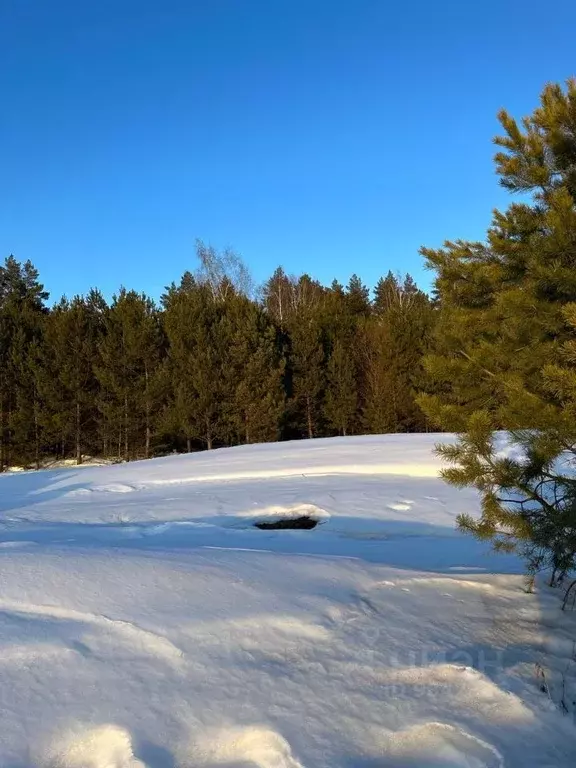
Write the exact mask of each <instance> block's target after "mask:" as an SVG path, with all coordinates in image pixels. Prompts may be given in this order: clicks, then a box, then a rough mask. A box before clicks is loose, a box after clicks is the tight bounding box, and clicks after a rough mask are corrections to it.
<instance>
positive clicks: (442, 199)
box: [0, 0, 576, 299]
mask: <svg viewBox="0 0 576 768" xmlns="http://www.w3.org/2000/svg"><path fill="white" fill-rule="evenodd" d="M547 10H549V11H550V12H549V13H547ZM575 24H576V3H574V2H573V0H557V1H556V2H555V3H554V4H548V5H545V6H543V5H542V3H541V2H538V3H536V2H535V1H534V0H523V1H522V2H520V0H481V1H480V0H479V1H478V2H464V1H463V0H462V2H460V1H458V2H457V0H438V2H430V0H412V2H410V0H408V1H407V2H401V3H395V2H389V1H388V0H202V1H200V0H98V2H88V1H86V2H78V0H50V2H47V0H3V2H2V3H1V4H0V42H1V45H0V87H1V93H2V106H1V107H0V110H1V111H0V168H1V170H2V184H1V188H0V254H1V255H2V257H4V256H6V255H8V254H9V253H14V254H15V255H16V256H17V258H19V259H21V260H25V259H28V258H29V259H31V260H32V261H33V262H34V263H35V264H36V265H37V267H38V268H39V270H40V273H41V276H42V278H43V281H44V283H45V284H46V287H47V289H48V290H49V291H50V292H51V295H52V298H53V299H56V298H57V297H58V296H59V295H60V294H62V293H66V294H68V295H72V294H74V293H78V292H85V291H86V290H88V288H90V287H91V286H98V287H100V288H102V289H103V290H104V292H105V293H107V294H111V293H112V292H113V291H114V290H115V289H116V288H118V286H119V285H121V284H124V285H126V286H128V287H133V288H136V289H138V290H144V291H147V292H149V293H150V294H152V295H153V296H155V297H156V296H158V295H159V294H160V293H161V291H162V288H163V286H164V285H166V284H167V283H168V282H170V281H171V280H173V279H178V278H179V276H180V275H181V273H182V272H183V271H184V270H185V269H189V268H194V266H195V260H194V240H195V238H197V237H200V238H202V239H204V240H206V241H208V242H211V243H212V244H213V245H215V246H217V247H223V246H232V247H234V248H235V249H237V250H238V251H239V252H240V253H241V254H242V256H243V257H244V259H245V260H246V262H247V263H248V264H249V266H250V267H251V269H252V271H253V273H254V275H255V277H256V279H257V280H263V279H265V278H266V277H267V276H268V275H269V274H270V273H271V272H272V271H273V270H274V268H275V267H276V266H277V265H279V264H282V265H283V266H284V267H285V269H286V271H288V272H294V273H300V272H303V271H307V272H309V273H311V274H312V275H313V276H315V277H317V278H318V279H320V280H322V281H323V282H329V281H330V280H331V279H332V278H333V277H337V278H338V279H340V280H341V281H346V280H347V279H348V277H349V275H350V274H351V273H352V272H358V273H359V274H360V275H361V277H362V278H363V279H364V281H365V282H367V283H369V284H373V283H375V281H376V280H377V278H378V277H379V276H380V275H381V274H385V273H386V272H387V271H388V269H392V270H393V271H397V270H398V271H401V272H405V271H409V272H411V273H412V274H413V275H414V276H415V278H416V279H417V280H418V281H420V282H423V283H424V284H427V283H428V282H429V280H430V276H429V275H428V274H427V273H424V272H423V269H422V262H421V258H420V256H419V255H418V248H419V246H420V245H428V246H437V245H440V244H441V243H442V241H443V240H444V239H446V238H451V239H454V238H457V237H462V238H467V239H479V238H482V236H483V233H484V231H485V229H486V226H487V225H488V223H489V221H490V215H491V210H492V208H493V207H494V206H503V205H505V204H506V201H507V194H506V193H505V192H504V191H503V190H501V189H500V188H499V187H498V184H497V179H496V177H495V176H494V172H493V166H492V161H491V158H492V155H493V153H494V147H493V146H492V144H491V138H492V137H493V135H494V134H495V133H496V132H497V131H498V124H497V121H496V118H495V113H496V111H497V110H498V108H500V107H501V106H505V107H506V108H507V109H509V110H510V111H512V112H513V113H514V114H516V115H523V114H526V113H528V112H530V111H531V110H532V109H533V107H534V106H535V105H536V103H537V98H538V94H539V92H540V90H541V88H542V86H543V85H544V83H545V82H546V81H549V80H555V81H563V80H565V79H566V78H567V77H568V76H570V75H573V74H576V59H575V57H574V50H575V48H574V28H575Z"/></svg>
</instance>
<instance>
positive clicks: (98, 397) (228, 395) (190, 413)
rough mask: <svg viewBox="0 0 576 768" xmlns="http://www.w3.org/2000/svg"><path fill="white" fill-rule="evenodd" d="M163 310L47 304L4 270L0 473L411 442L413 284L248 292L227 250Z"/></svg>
mask: <svg viewBox="0 0 576 768" xmlns="http://www.w3.org/2000/svg"><path fill="white" fill-rule="evenodd" d="M197 255H198V259H199V264H200V267H199V269H198V270H197V271H196V272H195V273H194V274H192V273H190V272H187V273H185V274H184V275H183V277H182V279H181V280H180V282H179V283H178V284H174V283H173V284H172V285H170V286H169V287H167V289H166V291H165V293H164V295H163V296H162V297H161V300H160V303H159V305H157V304H156V303H155V302H154V301H153V300H152V299H151V298H150V297H148V296H146V295H144V294H141V293H137V292H136V291H133V290H127V289H124V288H122V289H121V290H120V291H119V292H118V293H117V295H115V296H114V297H113V299H112V301H111V303H108V302H107V301H105V299H104V297H103V296H102V294H101V293H100V292H99V291H98V290H92V291H90V293H89V294H88V295H86V296H75V297H74V298H72V299H67V298H63V299H61V300H60V301H59V302H58V303H57V304H56V305H54V306H52V307H50V308H49V307H48V305H47V301H48V294H47V293H46V292H45V291H44V288H43V286H42V284H41V283H40V281H39V275H38V272H37V270H36V269H35V268H34V266H33V265H32V264H31V263H30V262H26V263H24V264H22V263H19V262H18V261H17V260H16V259H15V258H14V257H9V258H8V259H6V261H5V264H4V266H0V470H5V469H6V468H7V467H9V466H13V465H25V466H41V464H42V463H43V462H44V461H45V460H47V459H54V458H56V459H59V458H72V457H73V458H75V459H76V460H77V461H78V462H79V463H80V462H81V461H82V457H83V456H106V457H117V458H119V459H124V460H130V459H135V458H144V457H149V456H153V455H159V454H165V453H167V452H171V451H191V450H199V449H202V448H213V447H216V446H225V445H237V444H241V443H253V442H264V441H272V440H281V439H292V438H299V437H308V438H312V437H323V436H331V435H347V434H358V433H366V432H368V433H381V432H399V431H402V432H418V431H424V430H426V428H427V420H426V417H425V416H424V414H423V412H422V411H421V410H420V408H419V406H418V405H417V404H416V401H415V396H416V394H417V392H418V390H419V388H420V386H421V382H422V377H423V368H422V358H423V355H424V353H425V352H426V351H429V350H428V345H429V343H430V339H431V336H432V329H433V324H434V321H435V316H436V311H435V308H434V305H433V302H431V300H430V299H429V298H428V296H427V295H426V294H425V293H424V292H422V291H421V290H419V289H418V287H417V286H416V284H415V283H414V281H413V280H412V278H411V277H410V276H406V277H405V278H402V279H400V278H398V277H395V276H394V275H393V274H391V273H388V275H387V276H386V277H383V278H382V279H381V280H380V281H379V282H378V284H377V286H376V288H375V291H374V294H373V296H370V292H369V290H368V288H367V287H366V286H365V285H363V283H362V282H361V280H360V279H359V278H358V277H357V276H356V275H354V276H352V278H351V279H350V281H349V283H348V285H347V286H346V287H344V286H342V285H340V284H339V283H337V282H334V283H333V284H332V285H331V286H330V287H329V288H327V287H325V286H323V285H321V284H320V283H318V282H317V281H315V280H313V279H312V278H311V277H309V276H308V275H302V276H300V277H298V278H295V277H290V276H288V275H286V274H285V273H284V271H283V270H282V269H281V268H279V269H277V270H276V271H275V272H274V274H273V275H272V277H271V278H270V279H269V280H268V281H267V283H266V284H265V285H264V286H263V287H262V288H261V289H260V290H259V291H258V292H255V291H253V290H252V288H251V284H250V279H249V275H248V272H247V270H246V269H245V267H244V266H243V264H242V262H241V261H240V260H239V259H238V258H237V257H236V256H235V255H234V254H233V253H231V252H228V251H226V252H224V253H217V252H216V251H215V250H214V249H213V248H211V247H207V246H205V245H204V244H203V243H201V242H198V244H197Z"/></svg>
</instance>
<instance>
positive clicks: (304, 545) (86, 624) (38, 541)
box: [0, 435, 576, 768]
mask: <svg viewBox="0 0 576 768" xmlns="http://www.w3.org/2000/svg"><path fill="white" fill-rule="evenodd" d="M436 439H437V436H434V435H418V436H416V435H397V436H384V437H364V438H338V439H332V440H316V441H301V442H294V443H281V444H277V445H259V446H249V447H242V448H234V449H225V450H220V451H213V452H210V453H202V454H196V455H192V456H175V457H170V458H165V459H158V460H153V461H149V462H139V463H134V464H123V465H115V466H110V467H99V468H70V469H60V470H56V471H44V472H37V473H19V474H16V475H6V476H0V766H2V768H31V767H32V766H33V767H34V768H40V767H41V768H47V767H48V766H50V767H51V768H142V766H146V768H174V766H179V767H180V766H181V767H182V768H201V767H202V766H205V767H208V766H214V767H216V766H220V768H248V767H249V766H250V767H252V768H300V767H304V768H504V767H505V768H516V767H518V768H520V767H522V768H526V766H535V767H536V766H538V768H568V766H573V765H574V764H575V761H576V727H575V726H574V723H573V718H572V717H570V716H566V715H563V714H562V713H561V712H560V710H559V709H558V707H557V706H556V705H555V704H554V703H553V701H552V700H551V699H555V700H558V699H559V698H561V697H562V692H561V688H560V685H561V678H562V672H563V671H564V670H565V669H568V670H569V669H570V664H571V662H570V657H571V656H572V655H573V654H574V646H573V642H572V637H574V638H576V633H574V632H572V631H571V630H572V629H573V625H570V624H569V622H570V620H571V617H570V616H567V617H566V616H565V615H563V614H560V611H559V605H558V597H557V595H556V594H554V593H552V592H548V591H546V590H545V589H543V588H542V589H540V590H538V592H537V594H536V595H527V594H525V592H524V591H523V589H522V587H523V578H522V575H521V573H522V568H521V564H520V563H519V562H518V561H517V560H516V559H515V558H513V557H511V556H505V555H500V556H496V555H494V554H492V553H490V552H489V551H488V549H487V546H486V545H483V544H481V543H478V542H476V541H475V540H473V539H472V538H469V537H465V536H463V535H461V534H459V533H458V532H457V531H456V530H455V525H454V518H455V516H456V515H457V514H458V513H459V512H470V511H475V510H476V509H477V499H476V496H475V494H474V493H473V492H472V491H457V490H455V489H453V488H450V487H448V486H446V485H444V484H443V483H442V481H441V480H440V479H439V478H438V477H437V472H438V468H439V464H438V460H437V459H436V458H434V456H433V454H432V447H433V444H434V442H435V440H436ZM301 515H309V516H312V517H313V518H315V519H317V520H318V522H319V524H318V526H317V527H316V528H315V529H314V530H310V531H262V530H258V529H256V528H255V527H254V523H255V522H258V521H263V520H270V519H273V518H274V517H278V516H280V517H286V516H296V517H298V516H301ZM537 665H541V666H542V668H543V669H544V670H545V675H546V682H547V683H548V687H549V689H550V690H549V692H548V693H549V695H548V693H546V692H542V691H541V690H540V687H541V684H542V680H541V679H539V677H538V674H537ZM568 677H570V674H568ZM567 697H568V694H566V695H565V698H567Z"/></svg>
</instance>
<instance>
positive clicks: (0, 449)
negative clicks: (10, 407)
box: [0, 397, 4, 472]
mask: <svg viewBox="0 0 576 768" xmlns="http://www.w3.org/2000/svg"><path fill="white" fill-rule="evenodd" d="M0 472H4V401H3V399H2V398H1V397H0Z"/></svg>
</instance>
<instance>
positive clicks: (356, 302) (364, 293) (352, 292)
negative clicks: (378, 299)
mask: <svg viewBox="0 0 576 768" xmlns="http://www.w3.org/2000/svg"><path fill="white" fill-rule="evenodd" d="M346 303H347V305H348V311H349V312H350V314H351V315H354V316H362V315H363V316H365V317H366V316H368V315H369V314H370V291H369V289H368V288H367V287H366V286H365V285H364V284H363V282H362V280H360V278H359V277H358V275H352V277H351V278H350V280H349V282H348V285H347V287H346Z"/></svg>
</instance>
